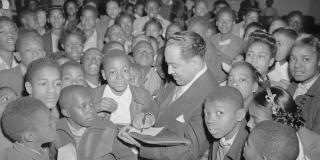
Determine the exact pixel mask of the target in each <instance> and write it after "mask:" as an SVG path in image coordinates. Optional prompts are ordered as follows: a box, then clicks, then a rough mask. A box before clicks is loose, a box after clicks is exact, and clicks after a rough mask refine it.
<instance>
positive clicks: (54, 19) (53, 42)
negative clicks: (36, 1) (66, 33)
mask: <svg viewBox="0 0 320 160" xmlns="http://www.w3.org/2000/svg"><path fill="white" fill-rule="evenodd" d="M48 18H49V23H50V25H51V30H50V31H48V32H46V33H45V34H44V35H43V36H42V38H43V44H44V48H45V51H46V57H49V58H53V57H55V54H56V52H58V51H59V50H60V49H59V43H58V42H59V39H60V36H61V32H62V30H63V26H64V22H65V18H64V14H63V10H62V7H61V6H53V7H51V8H50V9H49V17H48Z"/></svg>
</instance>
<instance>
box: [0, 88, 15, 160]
mask: <svg viewBox="0 0 320 160" xmlns="http://www.w3.org/2000/svg"><path fill="white" fill-rule="evenodd" d="M17 98H18V95H17V93H15V91H14V90H13V89H12V88H9V87H1V88H0V117H1V115H2V112H3V110H4V109H5V108H6V106H7V105H8V103H10V102H12V101H14V100H16V99H17ZM0 142H1V145H0V155H1V156H0V158H1V159H3V155H4V151H5V149H6V148H8V147H10V146H11V145H12V142H11V141H10V140H9V139H8V138H7V137H6V136H4V134H3V131H2V129H0Z"/></svg>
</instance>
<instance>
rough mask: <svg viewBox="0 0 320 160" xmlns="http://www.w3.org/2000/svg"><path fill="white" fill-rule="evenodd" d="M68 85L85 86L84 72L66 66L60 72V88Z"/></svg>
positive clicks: (77, 68)
mask: <svg viewBox="0 0 320 160" xmlns="http://www.w3.org/2000/svg"><path fill="white" fill-rule="evenodd" d="M70 85H81V86H86V82H85V76H84V72H83V70H82V69H81V68H79V67H75V66H68V67H66V68H64V69H63V70H62V88H64V87H67V86H70Z"/></svg>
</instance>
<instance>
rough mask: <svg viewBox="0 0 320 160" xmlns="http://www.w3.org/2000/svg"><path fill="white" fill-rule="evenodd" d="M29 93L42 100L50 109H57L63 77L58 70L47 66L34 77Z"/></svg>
mask: <svg viewBox="0 0 320 160" xmlns="http://www.w3.org/2000/svg"><path fill="white" fill-rule="evenodd" d="M33 76H34V77H33V79H32V81H31V82H30V83H29V82H26V83H27V84H29V85H30V86H31V89H30V90H28V93H29V94H30V95H31V96H32V97H34V98H37V99H39V100H41V101H42V102H43V103H44V104H45V105H46V106H47V107H48V108H49V109H52V108H55V107H56V104H57V102H58V99H59V95H60V90H61V75H60V72H59V70H58V69H57V68H54V67H50V66H46V67H43V68H41V69H39V70H38V71H37V72H36V73H34V75H33Z"/></svg>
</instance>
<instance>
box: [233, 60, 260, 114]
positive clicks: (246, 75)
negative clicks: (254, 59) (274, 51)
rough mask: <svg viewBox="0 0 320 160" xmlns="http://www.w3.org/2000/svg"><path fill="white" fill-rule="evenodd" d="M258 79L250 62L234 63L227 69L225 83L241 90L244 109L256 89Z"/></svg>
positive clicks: (246, 107)
mask: <svg viewBox="0 0 320 160" xmlns="http://www.w3.org/2000/svg"><path fill="white" fill-rule="evenodd" d="M258 81H259V78H258V73H257V71H256V69H255V68H254V67H253V66H252V65H251V64H250V63H247V62H238V63H235V64H233V65H232V68H231V69H230V71H229V76H228V81H227V85H228V86H232V87H235V88H237V89H238V90H239V91H240V92H241V94H242V96H243V100H244V108H245V109H246V111H247V110H248V107H249V103H250V102H251V100H252V98H253V94H254V93H255V92H256V91H257V90H258Z"/></svg>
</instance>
